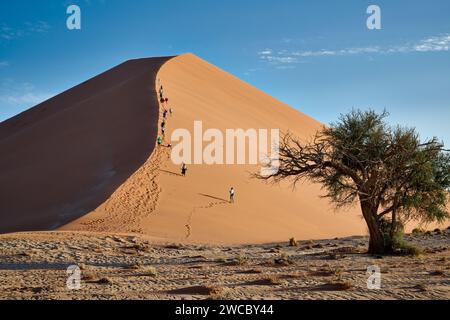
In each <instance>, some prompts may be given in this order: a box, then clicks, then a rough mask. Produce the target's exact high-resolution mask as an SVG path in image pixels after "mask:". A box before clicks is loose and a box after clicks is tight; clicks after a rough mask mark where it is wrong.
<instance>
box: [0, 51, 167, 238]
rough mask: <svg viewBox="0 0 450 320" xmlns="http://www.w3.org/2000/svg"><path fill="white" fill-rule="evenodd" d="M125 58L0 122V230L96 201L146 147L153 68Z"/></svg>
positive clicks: (153, 61)
mask: <svg viewBox="0 0 450 320" xmlns="http://www.w3.org/2000/svg"><path fill="white" fill-rule="evenodd" d="M169 59H171V57H164V58H149V59H138V60H130V61H127V62H125V63H123V64H121V65H119V66H117V67H115V68H113V69H111V70H109V71H107V72H105V73H103V74H101V75H99V76H97V77H94V78H92V79H90V80H88V81H86V82H84V83H82V84H80V85H78V86H76V87H74V88H72V89H70V90H68V91H66V92H64V93H62V94H60V95H58V96H56V97H54V98H52V99H50V100H48V101H46V102H43V103H41V104H40V105H37V106H36V107H34V108H32V109H30V110H28V111H25V112H23V113H21V114H19V115H17V116H15V117H13V118H11V119H9V120H7V121H4V122H2V123H0V154H1V157H0V232H1V233H5V232H15V231H34V230H51V229H54V228H57V227H59V226H61V225H64V224H66V223H68V222H70V221H73V220H75V219H77V218H79V217H81V216H83V215H85V214H87V213H89V212H90V211H92V210H94V209H95V208H97V207H98V206H99V205H100V204H102V203H103V202H104V201H105V200H106V199H107V198H108V197H109V196H110V195H111V194H112V193H113V192H114V191H115V190H116V189H117V188H118V187H119V186H120V185H121V184H122V183H123V182H124V181H125V180H126V179H127V178H128V177H129V176H130V175H132V174H133V173H134V172H135V171H136V170H137V169H138V168H139V167H140V166H141V165H142V164H143V163H144V162H145V161H146V160H147V159H148V158H149V156H150V155H151V153H152V151H153V149H154V146H155V141H156V135H157V128H158V116H159V106H158V100H157V93H156V91H155V81H156V75H157V73H158V70H159V69H160V67H161V66H162V65H163V64H164V63H165V62H166V61H168V60H169Z"/></svg>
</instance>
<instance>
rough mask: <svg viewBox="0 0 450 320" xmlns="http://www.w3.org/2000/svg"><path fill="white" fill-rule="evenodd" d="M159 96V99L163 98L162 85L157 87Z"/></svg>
mask: <svg viewBox="0 0 450 320" xmlns="http://www.w3.org/2000/svg"><path fill="white" fill-rule="evenodd" d="M159 97H160V98H161V100H163V99H164V89H163V86H161V87H160V88H159Z"/></svg>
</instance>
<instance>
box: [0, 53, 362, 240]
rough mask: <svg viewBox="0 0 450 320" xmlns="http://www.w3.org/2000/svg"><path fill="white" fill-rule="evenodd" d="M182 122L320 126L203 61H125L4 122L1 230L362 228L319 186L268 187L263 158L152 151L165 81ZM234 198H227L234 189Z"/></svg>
mask: <svg viewBox="0 0 450 320" xmlns="http://www.w3.org/2000/svg"><path fill="white" fill-rule="evenodd" d="M158 79H160V81H161V83H162V84H163V85H164V89H165V94H166V95H167V96H168V98H169V99H170V101H169V105H170V107H172V108H173V109H174V116H173V117H172V118H169V120H168V132H167V133H168V134H167V136H168V137H170V134H171V133H172V131H173V130H174V129H176V128H187V129H190V130H192V127H193V122H194V121H195V120H201V121H202V122H203V126H204V130H206V129H207V128H217V129H221V130H223V131H224V130H225V129H227V128H230V129H235V128H243V129H249V128H269V129H270V128H279V129H280V130H281V131H286V130H290V131H291V132H293V133H294V134H296V135H297V136H299V137H300V138H302V139H307V138H309V137H311V136H312V135H313V134H314V133H315V132H316V130H317V129H318V128H320V126H321V124H320V123H319V122H317V121H315V120H314V119H311V118H309V117H308V116H306V115H304V114H302V113H300V112H298V111H296V110H294V109H292V108H291V107H289V106H287V105H285V104H283V103H281V102H279V101H277V100H275V99H273V98H272V97H270V96H268V95H266V94H264V93H263V92H261V91H259V90H257V89H255V88H254V87H252V86H250V85H248V84H246V83H244V82H242V81H240V80H239V79H237V78H235V77H233V76H232V75H230V74H228V73H226V72H224V71H222V70H220V69H218V68H216V67H214V66H213V65H211V64H208V63H207V62H205V61H203V60H201V59H200V58H198V57H196V56H194V55H192V54H186V55H182V56H178V57H175V58H154V59H140V60H132V61H128V62H125V63H124V64H122V65H119V66H117V67H115V68H113V69H111V70H110V71H108V72H106V73H104V74H101V75H99V76H98V77H95V78H93V79H91V80H89V81H87V82H85V83H83V84H81V85H79V86H77V87H75V88H73V89H71V90H69V91H67V92H65V93H63V94H61V95H59V96H56V97H55V98H53V99H51V100H49V101H46V102H44V103H42V104H40V105H38V106H36V107H35V108H33V109H30V110H28V111H26V112H24V113H22V114H20V115H18V116H16V117H14V118H12V119H10V120H7V121H5V122H3V123H1V124H0V150H1V152H2V157H1V158H0V168H1V169H0V221H1V224H0V232H13V231H24V230H51V229H55V228H58V229H63V230H82V231H107V232H121V233H125V232H138V233H143V234H146V235H149V236H152V237H155V238H159V239H162V240H167V241H194V242H207V243H251V242H266V241H277V240H287V239H288V238H290V237H296V238H298V239H309V238H327V237H338V236H345V235H354V234H362V233H365V226H364V223H363V221H362V220H361V218H360V217H359V214H358V211H357V210H351V211H350V212H334V211H333V208H332V207H331V206H330V205H329V203H328V201H327V200H324V199H322V198H320V194H321V191H320V188H319V186H317V185H312V184H309V183H304V184H302V185H299V186H298V188H297V189H296V190H295V191H292V189H291V188H290V186H289V185H280V186H272V185H267V184H265V183H263V182H261V181H259V180H255V179H251V178H250V172H256V170H258V168H257V167H256V166H249V165H245V166H240V165H214V166H208V165H192V166H189V171H188V175H187V177H185V178H183V177H180V176H179V175H178V173H179V166H176V165H174V164H172V162H171V160H170V159H169V149H168V148H165V147H156V148H155V141H156V137H157V130H158V121H160V118H161V106H159V105H158V101H157V89H158V87H159V81H158ZM231 186H234V187H235V189H236V203H235V204H229V203H227V201H226V200H227V197H228V189H229V188H230V187H231Z"/></svg>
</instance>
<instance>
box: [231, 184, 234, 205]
mask: <svg viewBox="0 0 450 320" xmlns="http://www.w3.org/2000/svg"><path fill="white" fill-rule="evenodd" d="M230 203H234V188H233V187H231V189H230Z"/></svg>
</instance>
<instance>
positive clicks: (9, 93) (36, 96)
mask: <svg viewBox="0 0 450 320" xmlns="http://www.w3.org/2000/svg"><path fill="white" fill-rule="evenodd" d="M52 96H53V94H50V93H47V92H42V91H40V90H38V89H37V88H36V87H35V86H34V85H32V84H30V83H16V82H15V81H13V80H11V79H7V80H4V81H2V83H1V84H0V102H1V103H2V107H8V106H13V107H32V106H34V105H36V104H39V103H41V102H43V101H45V100H47V99H49V98H51V97H52Z"/></svg>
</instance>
